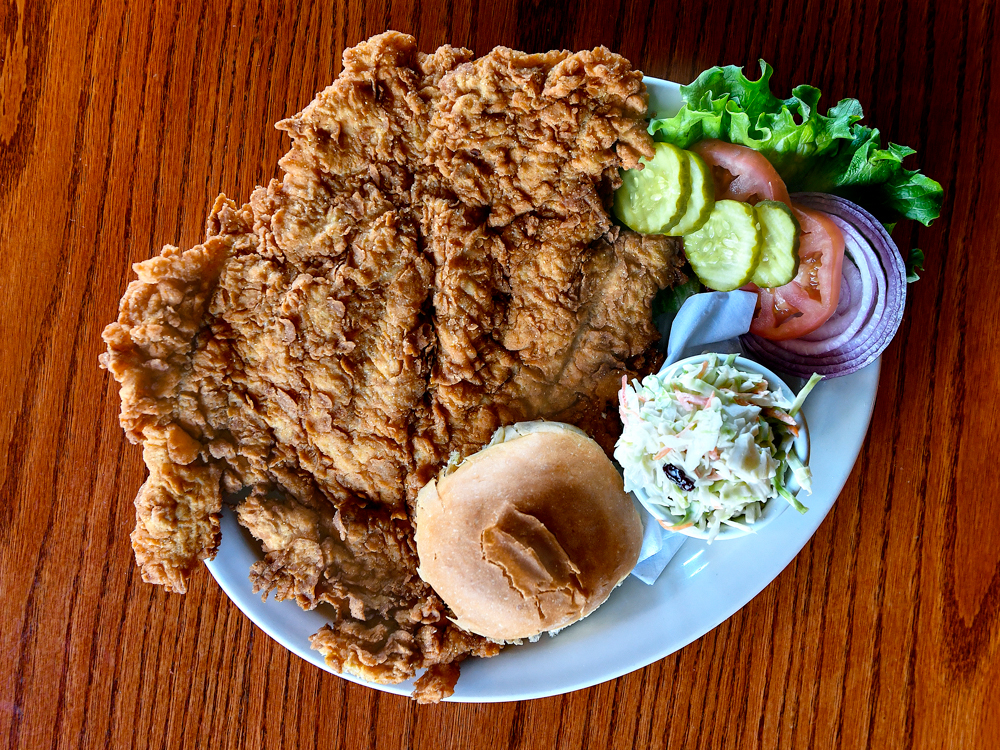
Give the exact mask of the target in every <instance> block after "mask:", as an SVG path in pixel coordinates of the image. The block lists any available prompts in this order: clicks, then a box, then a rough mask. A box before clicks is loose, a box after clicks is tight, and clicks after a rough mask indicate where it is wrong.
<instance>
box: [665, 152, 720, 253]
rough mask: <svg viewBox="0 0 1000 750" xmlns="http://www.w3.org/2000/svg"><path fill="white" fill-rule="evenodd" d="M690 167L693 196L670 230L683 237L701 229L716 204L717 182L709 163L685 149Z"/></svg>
mask: <svg viewBox="0 0 1000 750" xmlns="http://www.w3.org/2000/svg"><path fill="white" fill-rule="evenodd" d="M684 154H685V156H687V158H688V167H689V169H690V172H691V197H690V198H689V199H688V204H687V210H686V211H685V212H684V215H683V216H681V218H680V219H679V220H678V221H677V223H676V224H675V225H674V226H673V228H672V229H671V230H670V232H669V234H671V235H673V236H674V237H681V236H683V235H685V234H690V233H691V232H696V231H698V230H699V229H701V227H702V225H703V224H704V223H705V222H706V221H708V217H709V216H711V214H712V206H714V205H715V182H714V181H713V180H712V173H711V172H710V171H709V169H708V165H706V164H705V162H703V161H702V160H701V157H700V156H698V154H696V153H694V152H693V151H685V152H684Z"/></svg>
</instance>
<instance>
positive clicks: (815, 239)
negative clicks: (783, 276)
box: [744, 205, 844, 341]
mask: <svg viewBox="0 0 1000 750" xmlns="http://www.w3.org/2000/svg"><path fill="white" fill-rule="evenodd" d="M792 210H793V211H794V212H795V216H796V218H797V219H798V220H799V225H800V226H801V228H802V232H801V235H800V241H799V242H800V244H799V272H798V273H797V274H796V275H795V278H794V279H792V280H791V281H790V282H788V283H787V284H785V285H784V286H780V287H778V288H776V289H759V288H758V287H756V286H754V285H753V284H750V285H749V286H747V287H744V289H748V290H750V291H755V292H757V293H758V299H757V309H756V311H755V312H754V317H753V322H752V323H751V324H750V333H754V334H756V335H758V336H760V337H762V338H765V339H770V340H771V341H786V340H788V339H797V338H800V337H801V336H805V335H806V334H807V333H812V332H813V331H815V330H816V329H817V328H819V327H820V326H821V325H823V324H824V323H825V322H826V321H828V320H829V319H830V316H832V315H833V313H834V312H835V311H836V309H837V302H838V301H839V300H840V276H841V271H842V269H843V266H844V235H843V233H842V232H841V231H840V228H839V227H837V225H836V224H834V223H833V221H831V220H830V217H829V216H827V215H826V214H824V213H822V212H821V211H814V210H812V209H808V208H802V207H801V206H796V205H792Z"/></svg>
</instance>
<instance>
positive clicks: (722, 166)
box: [690, 138, 792, 206]
mask: <svg viewBox="0 0 1000 750" xmlns="http://www.w3.org/2000/svg"><path fill="white" fill-rule="evenodd" d="M690 150H691V151H694V152H695V153H696V154H698V156H700V157H701V158H702V160H704V162H705V163H706V164H707V165H708V166H709V167H711V169H712V179H713V181H714V182H715V199H716V200H717V201H721V200H726V199H728V200H734V201H743V202H744V203H749V204H751V205H754V204H756V203H759V202H760V201H781V202H782V203H784V204H785V205H786V206H790V205H792V202H791V200H790V199H789V198H788V188H786V187H785V182H784V180H782V179H781V177H780V176H779V175H778V172H777V170H775V168H774V167H772V166H771V162H769V161H768V160H767V159H766V158H765V157H764V156H763V154H761V153H760V152H759V151H754V150H753V149H752V148H747V147H746V146H737V145H736V144H735V143H726V142H725V141H720V140H716V139H715V138H711V139H709V140H707V141H699V142H698V143H696V144H694V145H693V146H691V148H690Z"/></svg>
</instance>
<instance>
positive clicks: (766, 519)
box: [632, 353, 809, 541]
mask: <svg viewBox="0 0 1000 750" xmlns="http://www.w3.org/2000/svg"><path fill="white" fill-rule="evenodd" d="M710 356H715V357H721V358H725V357H726V356H728V355H726V354H715V355H712V354H711V353H709V354H699V355H697V356H694V357H688V358H687V359H681V360H678V361H677V362H674V363H673V364H670V365H665V366H664V367H663V369H661V370H660V375H667V376H672V375H673V374H675V373H676V372H677V371H678V370H679V369H680V368H681V367H683V366H684V365H688V364H696V363H698V362H703V361H705V360H706V359H708V358H709V357H710ZM733 364H735V365H736V366H737V367H738V368H739V369H741V370H745V371H746V372H755V373H759V374H761V375H763V376H764V378H765V379H766V380H767V386H768V388H769V389H770V390H771V391H778V392H780V393H781V394H782V395H783V396H784V397H785V398H786V399H788V401H789V402H792V401H794V400H795V394H794V393H793V392H792V389H791V388H789V387H788V384H787V383H785V381H783V380H782V379H781V378H779V377H778V376H777V375H775V374H774V373H773V372H771V371H770V370H769V369H767V368H766V367H764V366H763V365H760V364H758V363H756V362H754V361H752V360H749V359H746V358H745V357H737V358H736V361H735V362H734V363H733ZM795 421H796V422H797V423H798V425H799V427H800V429H799V436H798V437H797V438H796V439H795V443H794V445H793V448H794V450H795V453H796V454H797V455H798V457H799V458H800V459H802V462H803V463H805V464H808V463H809V427H808V425H807V424H806V420H805V416H804V415H803V413H802V411H801V410H799V413H798V414H797V415H796V416H795ZM793 481H794V480H793ZM798 489H799V488H798V486H797V485H795V484H792V486H790V487H789V490H790V491H791V492H792V494H798ZM632 494H633V495H634V496H635V498H636V500H638V501H639V503H640V504H641V505H642V507H643V508H645V509H646V511H647V512H648V513H649V514H650V515H651V516H652V517H653V518H655V519H656V520H657V521H659V522H660V525H661V526H663V527H664V528H666V527H667V526H676V525H677V524H679V523H681V521H682V519H680V518H678V517H677V516H674V515H672V514H670V513H668V512H667V510H666V508H664V507H663V506H662V505H657V504H656V503H652V502H650V500H649V495H648V494H647V493H646V490H645V488H639V489H635V490H633V491H632ZM787 507H789V506H788V501H787V500H785V499H784V498H782V497H775V498H771V499H770V500H769V501H767V502H766V503H764V504H763V506H762V507H761V513H760V516H759V517H758V518H757V519H756V520H755V521H754V522H753V523H752V524H750V523H748V524H746V526H748V527H749V528H750V529H753V532H757V531H760V530H761V529H762V528H764V527H765V526H767V524H769V523H771V521H773V520H774V519H775V518H777V517H778V516H780V515H781V514H782V513H784V512H785V508H787ZM740 523H744V522H743V521H740ZM670 530H671V531H672V530H673V529H670ZM753 532H748V531H744V530H743V529H737V528H735V527H733V526H726V525H725V524H723V525H722V528H720V529H719V533H718V534H717V535H716V537H715V539H714V540H713V541H725V540H727V539H738V538H739V537H741V536H746V535H747V534H748V533H753ZM676 533H678V534H684V535H685V536H689V537H693V538H695V539H708V532H707V531H702V530H701V529H699V528H696V527H694V526H689V527H688V528H686V529H678V530H677V531H676Z"/></svg>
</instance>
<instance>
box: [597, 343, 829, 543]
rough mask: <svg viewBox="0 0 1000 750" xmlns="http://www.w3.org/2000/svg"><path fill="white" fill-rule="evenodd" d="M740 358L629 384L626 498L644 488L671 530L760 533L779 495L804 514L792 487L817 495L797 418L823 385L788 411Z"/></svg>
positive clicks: (622, 405)
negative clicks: (798, 446) (799, 445)
mask: <svg viewBox="0 0 1000 750" xmlns="http://www.w3.org/2000/svg"><path fill="white" fill-rule="evenodd" d="M735 360H736V355H735V354H733V355H730V356H725V357H721V356H719V355H709V356H708V357H707V358H706V359H705V360H703V361H702V362H696V363H689V364H686V365H683V366H681V368H680V369H679V370H677V371H673V372H670V371H668V372H667V373H666V374H658V375H650V376H648V377H646V378H644V379H643V381H642V382H641V383H639V382H638V381H633V384H631V385H630V384H629V383H628V381H627V379H625V378H623V379H622V389H621V391H620V392H619V412H620V414H621V418H622V424H623V426H624V429H623V432H622V436H621V438H619V440H618V443H617V444H616V446H615V454H614V455H615V458H616V459H617V460H618V462H619V463H620V464H621V466H622V468H623V470H624V475H625V489H626V491H631V490H634V489H640V488H641V489H644V490H645V492H646V493H647V495H648V497H649V501H650V502H652V503H654V504H655V505H659V506H662V507H663V509H664V510H665V511H666V512H667V513H669V514H670V515H672V516H674V517H675V518H677V519H679V521H678V522H677V523H676V524H674V525H672V526H667V528H669V529H670V530H672V531H678V530H680V529H684V528H688V527H691V526H696V527H697V528H699V529H700V530H702V531H705V532H707V533H708V540H709V542H711V541H712V540H713V539H714V538H715V537H716V536H717V535H718V533H719V531H720V529H721V528H722V526H723V525H727V526H733V527H736V528H739V529H743V530H747V531H752V529H751V528H749V526H751V525H752V524H753V523H754V522H755V521H756V520H757V519H758V518H759V517H760V515H761V511H762V508H763V506H764V504H765V503H767V502H769V501H770V500H773V499H775V498H777V497H779V496H780V497H782V498H783V499H784V500H785V501H787V502H788V503H789V504H791V505H792V507H794V508H795V509H796V510H798V511H799V512H800V513H804V512H806V510H807V509H806V507H805V506H804V505H803V504H802V503H801V502H799V500H798V499H797V498H796V497H795V495H794V494H793V493H792V491H791V490H790V489H789V488H788V484H789V480H790V479H793V478H794V481H795V482H796V483H797V484H798V486H799V487H800V488H801V489H803V490H805V491H806V492H809V493H811V478H812V475H811V473H810V471H809V467H808V466H806V465H805V464H804V463H803V462H802V460H801V459H800V458H799V456H798V455H797V454H796V452H795V450H794V442H795V438H796V437H797V436H798V432H799V425H798V423H797V422H796V420H795V415H796V414H797V413H798V411H799V409H800V408H801V407H802V403H803V401H804V400H805V398H806V396H807V395H808V393H809V391H811V390H812V389H813V387H814V386H815V385H816V383H818V382H819V381H820V380H821V377H820V376H818V375H813V377H812V378H810V379H809V381H808V383H806V385H805V387H803V389H802V391H801V392H800V393H799V395H798V397H797V398H796V399H795V400H794V401H793V402H791V403H789V402H788V401H787V400H786V399H785V398H784V396H783V395H782V394H781V393H780V391H776V390H771V389H770V388H769V386H768V383H767V380H766V379H765V377H764V376H763V375H761V374H758V373H754V372H747V371H745V370H743V369H740V368H739V367H737V366H736V365H735ZM665 525H666V524H665Z"/></svg>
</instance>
